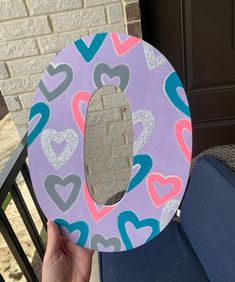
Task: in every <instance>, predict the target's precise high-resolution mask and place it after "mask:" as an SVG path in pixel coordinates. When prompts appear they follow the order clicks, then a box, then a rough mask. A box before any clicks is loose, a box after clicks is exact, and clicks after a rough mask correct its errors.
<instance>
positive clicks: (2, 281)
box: [0, 273, 5, 282]
mask: <svg viewBox="0 0 235 282" xmlns="http://www.w3.org/2000/svg"><path fill="white" fill-rule="evenodd" d="M0 281H1V282H5V280H4V278H3V277H2V274H1V273H0Z"/></svg>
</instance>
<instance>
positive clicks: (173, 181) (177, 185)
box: [146, 172, 182, 208]
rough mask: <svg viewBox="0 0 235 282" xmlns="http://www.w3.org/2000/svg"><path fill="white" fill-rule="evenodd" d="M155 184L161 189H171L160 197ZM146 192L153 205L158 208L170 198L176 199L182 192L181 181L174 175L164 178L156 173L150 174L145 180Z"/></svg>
mask: <svg viewBox="0 0 235 282" xmlns="http://www.w3.org/2000/svg"><path fill="white" fill-rule="evenodd" d="M155 182H157V183H159V184H160V185H161V188H163V187H164V186H166V185H169V184H170V185H171V189H170V190H169V191H168V192H167V193H165V194H164V195H163V196H160V195H159V193H158V192H157V188H156V187H155V186H154V183H155ZM146 185H147V191H148V194H149V196H150V199H151V201H152V202H153V204H154V205H155V206H156V207H157V208H159V207H161V206H162V205H164V204H165V203H167V202H168V201H169V200H171V199H172V198H174V197H176V196H177V195H178V194H179V193H180V192H181V190H182V180H181V179H180V178H179V177H178V176H176V175H169V176H164V175H162V174H161V173H158V172H152V173H150V174H149V175H148V177H147V180H146Z"/></svg>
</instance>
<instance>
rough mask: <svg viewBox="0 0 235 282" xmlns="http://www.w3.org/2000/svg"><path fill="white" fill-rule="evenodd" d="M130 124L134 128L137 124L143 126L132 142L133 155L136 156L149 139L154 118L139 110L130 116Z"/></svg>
mask: <svg viewBox="0 0 235 282" xmlns="http://www.w3.org/2000/svg"><path fill="white" fill-rule="evenodd" d="M132 122H133V125H134V126H135V124H136V123H138V122H141V123H142V124H143V130H142V132H141V134H140V136H139V137H138V138H137V139H136V140H135V142H134V148H133V153H134V154H137V153H138V152H139V151H140V150H141V149H142V148H143V147H144V145H145V144H146V143H147V142H148V141H149V139H150V138H151V134H152V132H153V130H154V127H155V118H154V115H153V114H152V113H151V112H150V111H147V110H139V111H136V112H134V113H133V114H132Z"/></svg>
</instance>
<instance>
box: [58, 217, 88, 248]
mask: <svg viewBox="0 0 235 282" xmlns="http://www.w3.org/2000/svg"><path fill="white" fill-rule="evenodd" d="M54 222H55V223H56V224H57V225H58V226H59V227H65V228H66V229H67V230H68V231H69V232H70V233H72V232H73V231H76V230H79V231H80V233H81V235H80V237H79V239H78V240H77V242H76V244H77V245H79V246H80V247H84V246H85V244H86V241H87V238H88V233H89V227H88V225H87V224H86V222H85V221H77V222H74V223H68V222H67V221H66V220H64V219H62V218H57V219H55V220H54Z"/></svg>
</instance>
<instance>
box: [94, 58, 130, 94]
mask: <svg viewBox="0 0 235 282" xmlns="http://www.w3.org/2000/svg"><path fill="white" fill-rule="evenodd" d="M103 74H107V75H108V76H109V77H110V78H114V77H119V78H120V85H119V87H120V89H121V90H122V91H123V92H124V91H125V89H126V87H127V85H128V82H129V78H130V70H129V68H128V67H127V66H126V65H117V66H115V67H113V68H110V67H109V66H108V65H107V64H105V63H100V64H98V65H97V66H96V67H95V70H94V74H93V80H94V83H95V85H96V87H97V88H98V89H99V88H101V87H102V86H104V84H103V81H102V75H103Z"/></svg>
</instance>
